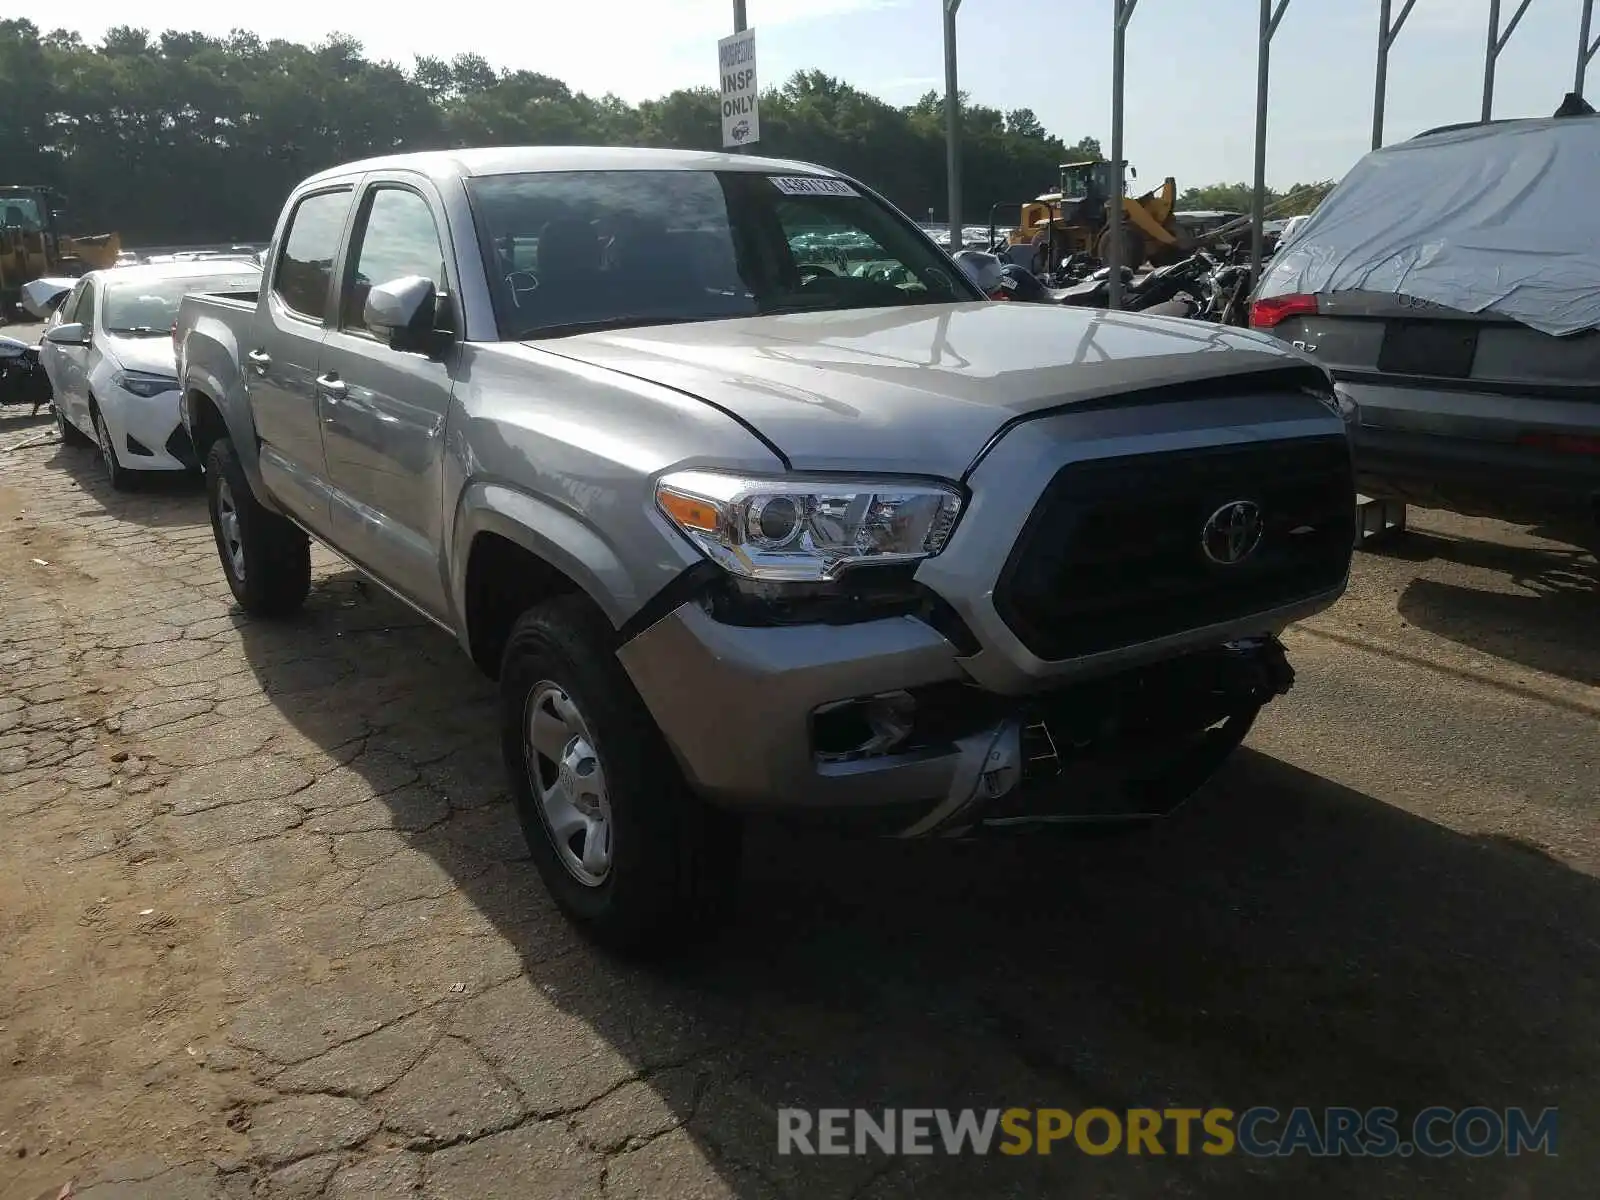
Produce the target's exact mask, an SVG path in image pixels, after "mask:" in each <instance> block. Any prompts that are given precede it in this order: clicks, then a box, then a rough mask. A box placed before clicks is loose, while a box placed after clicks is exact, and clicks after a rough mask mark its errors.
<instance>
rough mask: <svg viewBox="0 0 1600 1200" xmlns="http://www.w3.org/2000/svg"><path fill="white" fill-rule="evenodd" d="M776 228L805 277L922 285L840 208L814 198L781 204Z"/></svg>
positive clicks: (781, 202)
mask: <svg viewBox="0 0 1600 1200" xmlns="http://www.w3.org/2000/svg"><path fill="white" fill-rule="evenodd" d="M777 213H778V224H779V225H780V226H782V227H783V236H784V238H785V240H786V241H788V243H789V253H790V254H792V255H793V256H794V261H795V265H796V266H797V267H799V268H800V275H801V278H803V279H813V278H815V277H817V276H818V275H824V276H827V275H835V276H854V277H856V278H867V279H875V280H878V281H879V282H882V283H891V284H896V285H900V284H910V285H913V286H915V287H917V288H919V289H920V288H921V287H922V284H921V282H920V281H919V280H918V279H917V278H916V277H915V276H914V275H912V274H911V272H910V271H909V270H907V269H906V267H905V265H904V264H903V263H902V262H901V261H900V260H899V259H898V258H896V257H895V256H894V255H893V254H891V253H890V252H889V251H887V250H885V249H884V248H883V246H882V245H881V244H880V243H879V242H878V240H877V239H876V238H875V237H873V236H872V234H870V233H868V232H867V231H866V230H865V229H863V228H862V227H861V226H860V225H858V224H857V223H856V222H855V221H854V220H852V219H851V216H852V214H850V213H849V212H848V211H840V206H839V205H836V204H828V203H826V202H825V201H824V202H817V201H814V200H803V199H793V200H783V201H780V202H779V203H778V205H777Z"/></svg>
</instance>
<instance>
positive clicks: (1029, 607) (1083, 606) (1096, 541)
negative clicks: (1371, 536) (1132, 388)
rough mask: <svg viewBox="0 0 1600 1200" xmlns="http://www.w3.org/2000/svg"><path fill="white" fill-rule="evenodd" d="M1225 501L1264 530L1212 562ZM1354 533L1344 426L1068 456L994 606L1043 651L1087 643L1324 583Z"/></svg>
mask: <svg viewBox="0 0 1600 1200" xmlns="http://www.w3.org/2000/svg"><path fill="white" fill-rule="evenodd" d="M1235 500H1246V501H1250V502H1252V503H1254V504H1255V505H1257V506H1258V507H1259V512H1260V516H1261V523H1262V534H1261V539H1260V542H1259V543H1258V544H1257V545H1256V548H1255V550H1254V552H1253V553H1251V554H1249V555H1248V556H1247V557H1245V558H1244V560H1243V561H1241V562H1238V563H1234V564H1231V565H1222V564H1219V563H1217V562H1215V561H1213V560H1212V559H1211V558H1209V557H1208V556H1207V555H1206V553H1205V551H1204V549H1203V546H1202V531H1203V530H1204V529H1205V526H1206V522H1207V520H1208V519H1209V518H1210V517H1211V515H1212V514H1213V513H1216V512H1217V511H1218V510H1219V509H1220V508H1222V507H1223V506H1225V505H1227V504H1229V503H1230V502H1232V501H1235ZM1354 540H1355V486H1354V482H1353V478H1352V475H1351V468H1350V449H1349V443H1348V442H1347V440H1346V439H1345V438H1344V437H1343V436H1342V435H1334V436H1332V437H1326V438H1305V439H1297V440H1294V441H1280V442H1258V443H1252V444H1249V445H1242V446H1216V447H1208V448H1206V449H1203V450H1184V451H1175V452H1171V453H1165V454H1141V455H1131V456H1128V457H1125V458H1109V459H1097V460H1095V461H1092V462H1083V463H1072V464H1070V465H1068V466H1066V467H1064V468H1062V470H1061V471H1060V472H1058V473H1057V475H1056V477H1055V478H1054V479H1053V480H1052V481H1051V482H1050V484H1049V486H1048V487H1046V488H1045V492H1044V495H1043V496H1042V497H1041V498H1040V501H1039V504H1038V506H1037V507H1036V508H1035V509H1034V511H1033V515H1032V516H1031V517H1029V519H1028V523H1027V525H1026V526H1025V527H1024V528H1023V531H1022V535H1021V536H1020V537H1019V538H1018V539H1017V543H1016V545H1015V546H1014V547H1013V548H1012V551H1011V556H1010V558H1008V559H1007V560H1006V565H1005V569H1004V570H1003V571H1002V572H1001V575H1000V580H999V583H998V584H997V585H996V587H995V594H994V599H995V608H996V609H997V610H998V612H999V614H1000V617H1001V619H1002V620H1004V621H1005V623H1006V624H1007V625H1008V626H1009V627H1010V628H1011V631H1012V632H1013V633H1015V634H1016V635H1017V637H1018V638H1020V639H1021V641H1022V643H1023V644H1024V645H1025V646H1027V648H1028V649H1029V650H1030V651H1032V652H1033V653H1034V654H1036V655H1038V656H1039V657H1040V658H1043V659H1062V658H1072V657H1076V656H1079V655H1084V654H1094V653H1097V652H1100V651H1104V650H1112V649H1115V648H1117V647H1120V646H1129V645H1134V644H1136V643H1139V642H1147V641H1151V640H1153V639H1156V638H1160V637H1165V636H1168V635H1171V634H1175V633H1180V632H1182V631H1184V630H1186V629H1194V628H1196V627H1199V626H1205V625H1214V624H1218V623H1221V622H1224V621H1228V620H1232V619H1234V618H1237V617H1243V616H1248V615H1250V614H1252V613H1258V612H1265V611H1267V610H1269V609H1273V608H1278V607H1280V606H1282V605H1286V604H1293V603H1295V602H1296V601H1299V600H1305V599H1308V598H1310V597H1312V596H1315V595H1318V594H1319V593H1322V592H1326V591H1328V590H1329V589H1331V588H1335V587H1337V586H1339V584H1340V582H1341V581H1342V580H1343V579H1344V576H1345V572H1346V571H1347V570H1348V569H1349V565H1350V553H1351V546H1352V544H1353V543H1354Z"/></svg>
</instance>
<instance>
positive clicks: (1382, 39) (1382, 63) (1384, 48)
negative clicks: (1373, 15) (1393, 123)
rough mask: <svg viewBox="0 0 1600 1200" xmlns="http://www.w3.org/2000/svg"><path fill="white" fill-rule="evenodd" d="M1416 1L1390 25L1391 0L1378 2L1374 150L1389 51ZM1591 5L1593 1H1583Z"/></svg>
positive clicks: (1377, 142) (1378, 142) (1379, 141)
mask: <svg viewBox="0 0 1600 1200" xmlns="http://www.w3.org/2000/svg"><path fill="white" fill-rule="evenodd" d="M1416 2H1417V0H1406V3H1405V7H1404V8H1402V9H1401V10H1400V16H1399V17H1398V18H1397V19H1396V20H1394V21H1393V22H1392V23H1391V22H1390V20H1389V13H1390V5H1391V0H1380V2H1379V6H1378V71H1377V79H1376V80H1375V81H1374V84H1373V94H1372V148H1373V149H1374V150H1376V149H1377V148H1378V147H1379V146H1381V145H1383V104H1384V101H1385V100H1386V99H1388V95H1389V51H1390V49H1391V48H1392V47H1393V46H1394V40H1395V38H1397V37H1399V36H1400V30H1401V29H1403V28H1404V27H1405V23H1406V18H1407V17H1409V16H1410V15H1411V8H1412V6H1413V5H1415V4H1416ZM1585 2H1586V3H1589V4H1593V3H1594V0H1585Z"/></svg>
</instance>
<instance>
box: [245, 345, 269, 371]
mask: <svg viewBox="0 0 1600 1200" xmlns="http://www.w3.org/2000/svg"><path fill="white" fill-rule="evenodd" d="M245 357H246V358H248V359H249V360H250V365H251V366H252V367H254V368H255V369H256V370H258V371H265V370H266V369H267V368H268V367H270V366H271V365H272V355H270V354H268V353H267V352H266V351H265V350H252V351H250V353H248V354H246V355H245Z"/></svg>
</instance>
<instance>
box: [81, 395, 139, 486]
mask: <svg viewBox="0 0 1600 1200" xmlns="http://www.w3.org/2000/svg"><path fill="white" fill-rule="evenodd" d="M89 419H90V420H91V421H93V422H94V440H95V442H96V444H97V445H98V446H99V447H100V457H101V458H102V459H104V460H105V464H106V478H107V479H108V480H109V481H110V483H111V490H112V491H115V492H126V491H128V490H129V489H130V488H131V487H133V473H132V472H131V471H129V470H128V469H127V468H126V467H124V466H123V465H122V464H121V463H120V462H118V461H117V447H116V444H115V443H114V442H113V441H112V440H111V430H110V429H109V428H107V426H106V419H105V418H104V417H103V416H101V415H100V406H99V405H94V406H93V407H91V408H90V409H89Z"/></svg>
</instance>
